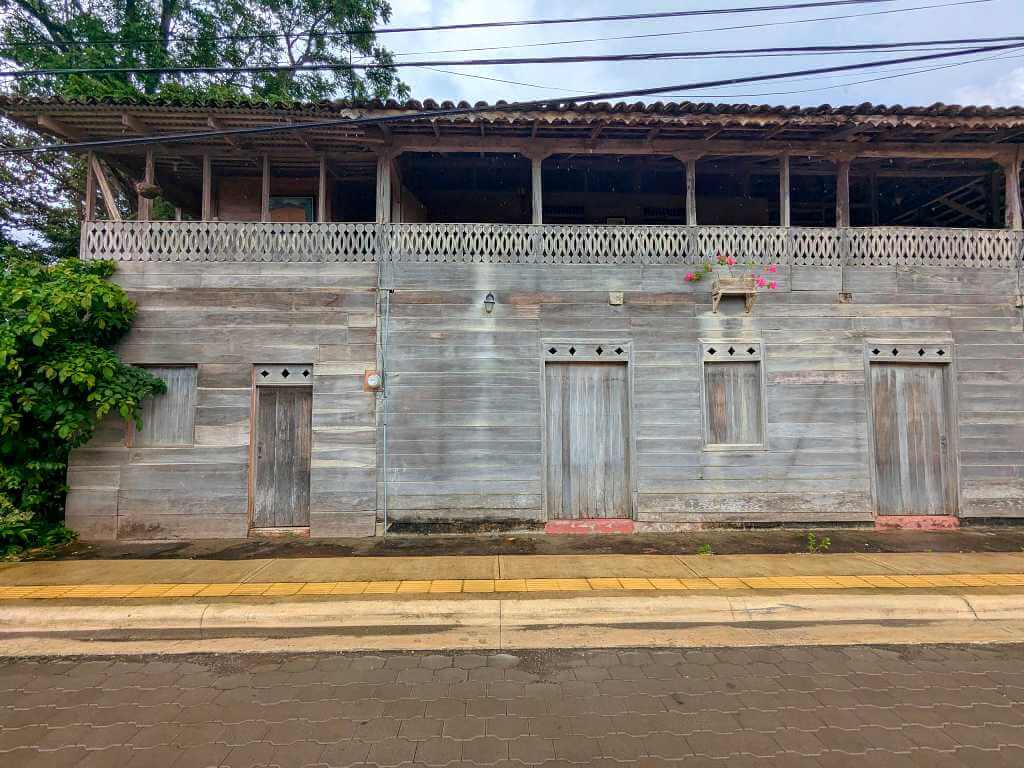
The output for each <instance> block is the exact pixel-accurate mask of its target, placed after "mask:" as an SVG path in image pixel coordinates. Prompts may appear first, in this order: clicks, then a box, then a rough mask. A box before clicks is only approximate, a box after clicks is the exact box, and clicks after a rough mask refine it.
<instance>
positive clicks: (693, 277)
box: [683, 253, 779, 291]
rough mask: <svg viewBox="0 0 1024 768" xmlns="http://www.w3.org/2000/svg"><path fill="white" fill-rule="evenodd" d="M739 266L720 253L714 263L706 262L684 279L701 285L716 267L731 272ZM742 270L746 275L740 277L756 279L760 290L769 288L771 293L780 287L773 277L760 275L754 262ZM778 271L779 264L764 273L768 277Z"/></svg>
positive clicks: (770, 265) (688, 273)
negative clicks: (724, 268)
mask: <svg viewBox="0 0 1024 768" xmlns="http://www.w3.org/2000/svg"><path fill="white" fill-rule="evenodd" d="M738 264H739V262H738V261H736V259H735V258H733V257H732V256H725V255H723V254H721V253H718V254H715V258H714V261H706V262H705V263H704V264H702V265H701V266H700V268H699V269H697V270H695V271H693V272H687V273H686V276H685V277H684V278H683V279H684V280H686V282H688V283H699V282H700V281H701V280H703V279H704V276H705V275H709V274H711V273H712V272H714V271H715V266H719V267H726V268H727V269H730V270H731V269H732V268H733V267H735V266H737V265H738ZM741 269H744V270H745V272H744V274H742V275H740V277H752V278H754V284H755V285H756V286H757V287H758V288H767V289H768V290H769V291H774V290H775V289H776V288H778V287H779V283H778V281H777V280H775V279H774V278H772V277H765V275H764V274H760V273H759V272H758V271H757V265H756V264H755V263H754V262H752V261H749V262H747V263H746V265H744V267H741ZM778 271H779V266H778V264H769V265H768V266H766V267H765V268H764V272H765V274H767V275H774V274H777V273H778Z"/></svg>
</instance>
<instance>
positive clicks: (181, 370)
mask: <svg viewBox="0 0 1024 768" xmlns="http://www.w3.org/2000/svg"><path fill="white" fill-rule="evenodd" d="M146 370H147V371H149V373H151V374H153V375H154V376H156V377H158V378H160V379H163V380H164V382H165V383H166V384H167V391H166V392H165V393H163V394H162V395H154V396H153V397H149V398H147V399H146V400H144V401H143V402H142V429H137V430H136V431H135V438H134V444H135V445H136V446H139V447H142V448H145V447H154V446H166V445H192V443H193V442H194V437H193V432H194V427H195V410H196V367H195V366H194V365H188V366H152V367H147V368H146Z"/></svg>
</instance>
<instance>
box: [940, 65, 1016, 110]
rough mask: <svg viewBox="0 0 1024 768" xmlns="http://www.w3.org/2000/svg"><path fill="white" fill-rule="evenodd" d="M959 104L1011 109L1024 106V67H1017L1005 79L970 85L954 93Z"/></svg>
mask: <svg viewBox="0 0 1024 768" xmlns="http://www.w3.org/2000/svg"><path fill="white" fill-rule="evenodd" d="M953 93H954V95H955V96H956V100H957V103H959V104H988V105H991V106H994V107H1011V106H1017V105H1020V104H1024V67H1016V68H1014V69H1012V70H1010V71H1009V72H1007V73H1006V74H1005V75H1004V76H1003V77H1001V78H998V79H996V80H994V81H991V82H988V83H985V84H983V85H968V86H964V87H963V88H957V89H956V90H955V91H954V92H953Z"/></svg>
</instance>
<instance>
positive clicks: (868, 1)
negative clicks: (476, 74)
mask: <svg viewBox="0 0 1024 768" xmlns="http://www.w3.org/2000/svg"><path fill="white" fill-rule="evenodd" d="M894 2H899V0H814V2H805V3H778V4H774V5H749V6H739V7H734V8H703V9H698V10H690V11H659V12H654V13H626V14H618V15H610V16H577V17H568V18H551V19H513V20H508V21H477V22H470V23H465V24H437V25H432V26H416V27H376V28H374V27H367V28H365V29H348V30H338V31H336V32H331V33H329V35H330V36H335V37H351V36H356V35H367V34H372V35H383V34H394V33H399V32H444V31H453V30H470V29H493V28H498V27H503V28H507V27H528V26H541V25H545V26H547V25H555V24H585V23H592V22H604V21H642V20H650V19H665V18H681V17H690V16H723V15H729V14H734V13H764V12H769V11H798V10H802V9H804V8H823V7H834V6H846V5H875V4H878V3H894ZM304 34H308V32H306V33H299V34H297V35H283V34H276V33H275V34H267V35H259V34H256V35H221V36H211V37H178V36H176V35H169V36H168V38H167V39H168V40H181V41H184V42H195V43H205V42H212V41H217V40H267V39H282V38H288V37H302V36H303V35H304ZM323 36H328V35H323ZM164 42H165V40H164V39H163V38H159V37H155V38H136V39H132V38H124V39H119V40H108V41H100V42H99V44H103V43H107V44H111V45H136V44H155V43H164ZM18 45H23V46H36V47H40V46H58V47H60V46H69V45H85V46H88V47H93V46H95V45H97V41H88V40H65V41H60V40H33V41H27V42H25V43H18Z"/></svg>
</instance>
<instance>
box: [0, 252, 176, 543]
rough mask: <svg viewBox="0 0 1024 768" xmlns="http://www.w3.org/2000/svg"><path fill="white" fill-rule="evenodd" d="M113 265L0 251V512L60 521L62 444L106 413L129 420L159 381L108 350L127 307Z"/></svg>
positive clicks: (76, 440) (125, 322)
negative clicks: (115, 281)
mask: <svg viewBox="0 0 1024 768" xmlns="http://www.w3.org/2000/svg"><path fill="white" fill-rule="evenodd" d="M113 271H114V265H113V263H111V262H106V261H91V262H82V261H78V260H76V259H65V260H61V261H58V262H57V263H56V264H54V265H51V266H46V265H43V264H40V263H38V262H37V261H34V260H31V259H26V258H24V254H22V253H21V252H19V251H17V250H15V249H13V248H10V247H7V248H5V249H3V250H0V517H2V516H10V515H16V514H18V513H21V514H29V515H32V516H36V518H38V519H43V518H45V519H51V520H56V519H59V517H60V513H61V510H62V508H63V497H64V492H65V486H64V472H65V470H66V465H67V457H68V452H69V451H70V450H71V449H72V448H76V447H78V446H81V445H83V444H84V443H86V442H87V441H88V440H89V438H90V437H91V436H92V434H93V431H94V430H95V428H96V425H97V424H98V423H99V421H100V420H101V419H103V418H104V417H105V416H107V415H110V414H114V415H116V416H118V417H119V418H122V419H125V420H134V421H136V422H137V421H138V419H139V413H140V410H139V404H140V403H141V402H142V400H143V399H144V398H146V397H148V396H149V395H151V394H153V393H156V392H162V391H163V389H164V384H163V382H162V381H160V380H159V379H157V378H155V377H153V376H151V375H150V374H149V373H147V372H146V371H144V370H142V369H140V368H133V367H131V366H128V365H125V364H124V363H122V362H121V361H120V359H118V357H117V355H116V354H115V353H114V351H113V345H114V344H115V343H116V342H117V341H118V339H120V338H121V337H122V336H123V335H124V334H125V333H126V332H127V331H128V328H129V327H130V325H131V321H132V318H133V317H134V314H135V305H134V304H133V303H132V302H131V300H130V299H129V298H128V297H127V296H126V295H125V293H124V291H122V290H121V288H120V287H118V286H116V285H114V284H112V283H110V282H108V281H107V279H106V278H108V277H109V276H110V275H111V274H112V273H113ZM36 518H30V519H29V522H31V521H32V520H33V519H36ZM33 535H34V534H33Z"/></svg>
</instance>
